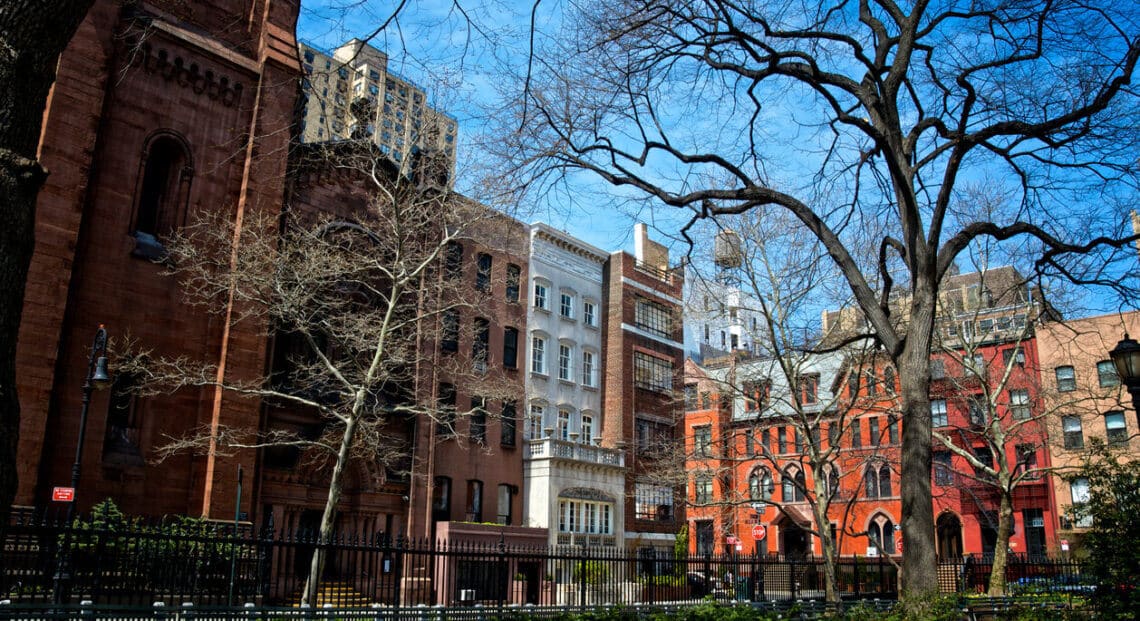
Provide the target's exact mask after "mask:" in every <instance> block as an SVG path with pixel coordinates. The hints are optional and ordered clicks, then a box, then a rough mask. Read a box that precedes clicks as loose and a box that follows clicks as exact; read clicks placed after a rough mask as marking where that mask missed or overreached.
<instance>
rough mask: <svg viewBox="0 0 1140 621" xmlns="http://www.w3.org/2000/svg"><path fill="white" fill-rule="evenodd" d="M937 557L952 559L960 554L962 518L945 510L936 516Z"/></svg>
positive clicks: (959, 556)
mask: <svg viewBox="0 0 1140 621" xmlns="http://www.w3.org/2000/svg"><path fill="white" fill-rule="evenodd" d="M935 528H936V529H937V531H938V558H940V559H953V558H961V556H962V520H960V519H958V516H957V515H954V514H953V513H950V512H946V513H943V514H942V515H939V516H938V521H937V523H936V524H935Z"/></svg>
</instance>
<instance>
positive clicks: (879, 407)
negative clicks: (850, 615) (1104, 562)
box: [685, 268, 1107, 557]
mask: <svg viewBox="0 0 1140 621" xmlns="http://www.w3.org/2000/svg"><path fill="white" fill-rule="evenodd" d="M943 296H944V298H945V299H944V300H943V309H944V312H943V313H942V314H940V316H939V320H938V321H939V329H940V332H941V344H940V349H939V351H937V352H936V353H935V354H934V355H933V356H932V359H931V371H932V377H933V381H932V386H931V399H932V405H931V416H932V417H933V419H934V427H935V431H936V432H937V433H940V434H942V435H944V436H946V437H947V438H949V439H950V440H951V441H952V443H953V444H954V446H955V447H958V448H959V449H960V450H961V451H964V452H967V453H969V454H971V455H972V456H973V457H974V458H975V459H976V460H977V461H979V463H984V464H989V465H995V464H998V463H999V462H998V461H997V460H1004V461H1005V463H1006V466H1007V470H1008V472H1009V473H1011V475H1013V476H1015V477H1020V479H1019V480H1018V482H1017V484H1016V485H1015V486H1011V487H1010V488H1007V490H1009V491H1008V498H1009V501H1010V504H1011V506H1010V509H1011V510H1012V516H1013V522H1014V534H1013V536H1012V539H1011V541H1010V548H1011V549H1012V551H1013V552H1015V553H1028V554H1031V555H1032V554H1036V555H1040V554H1046V553H1051V552H1055V551H1057V549H1058V542H1057V539H1056V529H1057V526H1056V524H1057V505H1056V502H1055V499H1054V492H1053V483H1052V481H1053V477H1052V476H1051V475H1050V474H1049V473H1048V472H1047V471H1046V469H1048V468H1049V467H1050V464H1051V453H1050V444H1049V430H1048V423H1049V421H1050V420H1051V418H1050V415H1051V414H1053V412H1052V411H1047V408H1046V405H1045V401H1043V399H1042V397H1043V396H1044V395H1045V394H1046V393H1048V392H1049V390H1048V389H1045V388H1043V387H1042V386H1043V385H1042V381H1041V372H1040V368H1041V367H1040V364H1039V362H1038V355H1037V340H1036V337H1035V335H1034V331H1035V327H1036V319H1037V318H1038V316H1039V315H1040V314H1041V312H1042V306H1041V304H1040V303H1039V302H1038V300H1037V299H1036V298H1035V296H1034V292H1032V291H1030V290H1029V289H1028V288H1026V287H1024V285H1023V283H1022V280H1021V279H1020V276H1018V275H1017V274H1016V272H1014V271H1013V270H1011V269H1010V268H999V269H997V270H991V271H990V272H986V273H984V274H979V273H974V274H963V275H956V276H954V277H952V278H951V279H949V283H948V286H947V287H946V288H945V289H944V292H943ZM829 320H830V321H831V322H836V321H853V317H851V316H843V315H841V314H839V313H833V314H831V315H830V317H827V316H825V324H826V323H828V321H829ZM834 328H835V326H834V325H831V326H830V327H829V329H832V330H834ZM1106 351H1107V350H1106ZM1103 356H1104V357H1105V358H1107V354H1106V353H1105V354H1103ZM808 359H809V360H811V362H805V365H802V366H805V368H806V365H811V366H812V367H814V368H815V369H816V370H815V371H814V372H813V373H812V374H807V375H801V376H800V377H797V378H795V383H797V384H798V386H793V387H792V388H791V389H790V390H788V387H787V384H788V382H789V381H790V380H788V379H786V378H784V377H782V376H781V374H780V373H779V372H777V371H775V370H774V366H773V364H772V362H771V361H765V360H764V359H755V358H754V359H748V358H743V357H734V358H728V359H723V360H720V361H713V363H712V364H711V365H709V366H708V367H707V368H700V367H697V366H696V365H694V364H692V363H691V362H688V363H687V364H688V367H687V372H686V379H685V382H686V397H687V398H686V408H685V409H686V413H685V428H686V434H687V437H688V438H689V440H688V455H689V462H688V464H687V465H688V468H689V470H691V471H692V473H696V472H698V471H703V472H705V473H711V474H712V475H713V476H708V475H706V476H704V477H703V478H702V477H700V476H698V475H697V474H693V476H692V477H691V479H692V480H690V481H689V490H690V491H689V493H688V498H689V505H690V506H689V510H688V511H689V515H688V517H689V519H690V522H691V523H690V532H691V533H692V536H691V537H690V548H691V550H692V551H693V552H700V553H706V552H709V553H714V552H715V553H719V552H731V551H736V552H742V553H752V552H754V551H755V552H759V553H780V554H793V555H795V554H804V553H814V554H819V553H821V551H822V550H821V546H820V542H819V538H818V537H819V533H822V532H824V529H827V530H828V531H830V532H831V533H833V534H834V538H835V541H836V547H837V549H838V551H839V553H840V554H843V555H852V554H859V555H864V554H879V553H883V554H891V555H895V554H901V551H902V546H903V545H905V544H904V540H905V533H902V532H901V531H898V530H897V526H896V525H897V524H899V522H900V518H901V500H900V497H899V485H900V481H899V478H898V471H899V469H898V460H899V441H900V439H901V437H902V428H901V427H902V424H903V421H901V420H897V419H896V414H897V390H898V379H897V373H896V372H895V370H894V369H893V368H892V367H891V365H890V363H889V361H888V360H886V358H885V357H884V356H882V355H874V354H870V355H868V354H865V353H863V354H860V353H855V354H851V353H847V354H843V353H839V354H827V355H822V354H821V355H818V356H809V357H808ZM1086 366H1087V365H1086ZM809 376H810V377H809ZM805 379H806V380H808V381H804V380H805ZM805 386H808V387H811V389H812V391H814V392H813V394H812V395H810V397H809V396H806V395H805V394H804V390H805V388H804V387H805ZM781 392H783V393H793V394H796V395H799V398H798V401H799V403H801V404H804V405H802V407H803V411H804V412H808V413H809V414H811V416H809V418H808V419H807V420H809V421H811V423H810V425H811V426H812V428H810V429H804V428H803V423H800V424H798V425H797V424H794V418H793V417H792V414H791V413H790V412H789V411H787V407H786V404H787V403H788V402H789V397H788V395H787V394H785V395H783V396H782V397H781V396H780V393H781ZM817 403H819V404H822V406H821V409H812V408H816V407H817V406H815V404H817ZM809 405H810V406H812V407H811V408H809ZM781 407H782V408H783V409H781ZM797 426H798V427H799V429H797V428H796V427H797ZM987 430H989V431H988V432H987ZM995 430H998V431H1000V433H995ZM809 442H810V443H813V444H814V445H815V446H817V447H818V451H820V452H821V454H822V455H824V459H823V460H822V463H821V467H820V468H819V469H818V470H816V469H815V468H814V467H812V465H811V463H810V460H809V459H808V455H809V452H808V451H807V450H806V449H807V448H808V444H807V443H809ZM1054 444H1056V443H1055V442H1054ZM934 450H935V454H934V459H935V468H934V472H933V473H932V476H933V485H934V492H935V493H934V495H935V498H934V505H935V506H934V509H935V515H936V516H937V517H936V519H937V528H938V530H937V537H938V546H939V554H940V555H941V556H943V557H957V556H961V555H962V554H970V553H972V554H983V555H984V554H992V553H993V551H994V545H995V542H996V539H997V537H996V528H997V515H998V511H1000V510H1001V507H1002V503H1001V496H1002V493H1001V491H1000V488H998V487H995V485H994V483H993V479H994V478H995V477H993V476H992V475H991V474H988V473H986V472H984V471H982V469H979V468H976V467H974V464H973V463H972V462H971V461H970V460H968V459H967V458H966V457H964V456H962V455H960V454H958V453H956V452H954V451H952V450H950V449H949V448H947V447H946V446H945V445H943V444H941V443H940V442H939V441H938V440H936V442H935V447H934ZM817 473H818V474H821V475H822V476H823V477H825V484H824V486H823V489H824V490H825V493H826V494H828V495H829V498H830V507H829V510H828V512H827V520H828V522H830V523H828V524H822V525H821V523H820V522H821V520H819V519H817V517H816V516H815V515H814V513H813V507H814V505H813V503H812V498H811V495H812V493H813V491H814V488H815V476H814V475H815V474H817ZM755 524H760V525H763V526H764V527H765V528H764V529H763V532H764V534H765V535H766V537H764V538H763V539H760V540H754V538H753V537H752V536H751V534H752V532H753V529H752V526H753V525H755Z"/></svg>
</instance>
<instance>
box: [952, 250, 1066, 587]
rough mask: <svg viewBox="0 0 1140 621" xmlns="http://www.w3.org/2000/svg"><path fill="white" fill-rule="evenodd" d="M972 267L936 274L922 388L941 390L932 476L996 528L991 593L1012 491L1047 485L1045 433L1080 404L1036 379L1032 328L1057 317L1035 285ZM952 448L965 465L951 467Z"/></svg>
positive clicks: (1008, 530) (999, 575)
mask: <svg viewBox="0 0 1140 621" xmlns="http://www.w3.org/2000/svg"><path fill="white" fill-rule="evenodd" d="M976 267H977V271H976V272H974V273H971V274H964V275H961V276H957V277H954V278H952V279H950V280H949V282H946V283H944V288H943V296H942V300H941V304H940V308H939V317H938V321H937V324H936V326H937V328H936V333H935V341H936V343H937V345H936V350H937V353H936V355H935V358H934V359H935V360H936V364H937V365H938V366H939V370H940V372H939V373H938V376H937V377H936V378H933V380H932V386H931V394H932V398H936V399H939V400H940V401H939V403H940V408H939V413H938V417H939V420H936V421H933V425H934V427H935V428H934V431H933V434H934V440H935V448H936V449H940V451H939V452H940V454H941V455H943V456H944V457H943V458H942V459H941V461H940V460H939V459H936V460H935V461H936V463H935V471H934V480H935V482H936V483H941V484H942V485H943V486H945V487H952V488H953V493H955V494H958V495H960V497H961V498H962V499H963V500H966V499H968V500H969V502H971V503H972V504H974V505H976V506H978V507H980V508H982V514H981V515H980V520H982V521H983V524H984V526H985V527H988V528H989V529H992V531H993V532H994V533H995V541H994V551H993V570H992V572H991V573H990V582H989V585H988V590H989V594H990V595H991V596H995V597H996V596H1001V595H1004V594H1005V588H1006V566H1007V563H1008V560H1009V551H1010V550H1011V546H1010V541H1011V537H1012V535H1013V531H1014V510H1015V506H1014V505H1015V495H1016V494H1018V493H1019V492H1020V491H1021V490H1024V489H1025V487H1026V486H1027V485H1049V481H1048V477H1049V476H1051V475H1052V474H1054V473H1056V472H1057V469H1056V468H1055V467H1052V466H1051V465H1046V463H1045V459H1044V457H1043V455H1044V454H1045V453H1046V452H1047V451H1049V433H1050V432H1051V431H1052V430H1055V429H1057V428H1059V425H1060V418H1061V414H1062V413H1070V414H1071V413H1072V412H1074V411H1076V410H1079V409H1081V408H1083V407H1084V406H1085V405H1086V404H1084V403H1082V401H1083V399H1082V398H1081V397H1080V395H1077V394H1076V393H1074V394H1073V395H1069V394H1065V393H1058V392H1056V391H1055V390H1052V389H1050V388H1048V387H1046V386H1045V385H1044V384H1043V382H1041V377H1042V375H1041V369H1040V368H1039V364H1038V359H1037V356H1036V354H1037V348H1036V346H1035V344H1034V341H1033V338H1034V332H1035V329H1036V327H1037V326H1038V325H1039V324H1040V322H1042V321H1045V320H1046V319H1047V318H1049V317H1050V316H1052V318H1053V319H1054V320H1057V319H1059V317H1057V316H1056V311H1055V310H1053V309H1052V308H1051V307H1050V306H1049V305H1048V304H1046V303H1045V301H1044V298H1043V296H1042V293H1041V291H1040V290H1039V289H1037V288H1034V287H1031V286H1029V285H1028V284H1027V283H1026V282H1025V281H1024V280H1023V279H1022V278H1021V276H1020V274H1017V272H1016V271H1015V270H1013V269H1012V268H1010V267H1008V266H1003V267H997V268H991V267H989V266H988V265H986V264H985V263H984V262H980V263H978V264H977V265H976ZM1074 395H1075V396H1074ZM946 404H953V405H952V406H949V407H948V406H947V405H946ZM951 409H953V410H954V411H955V412H954V415H947V414H948V411H949V410H951ZM932 412H933V410H932ZM938 454H939V453H936V455H938ZM1039 456H1041V457H1040V458H1039ZM954 458H957V461H958V463H959V464H961V465H964V466H967V467H960V468H954V466H953V463H952V460H953V459H954ZM1026 527H1027V528H1028V525H1026ZM1026 552H1029V550H1026Z"/></svg>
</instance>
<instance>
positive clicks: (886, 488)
mask: <svg viewBox="0 0 1140 621" xmlns="http://www.w3.org/2000/svg"><path fill="white" fill-rule="evenodd" d="M863 487H864V488H866V490H867V498H886V497H887V496H892V495H893V494H892V493H891V467H890V466H888V465H887V464H871V465H869V466H867V470H866V472H864V473H863Z"/></svg>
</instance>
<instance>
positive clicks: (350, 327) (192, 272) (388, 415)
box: [120, 142, 525, 604]
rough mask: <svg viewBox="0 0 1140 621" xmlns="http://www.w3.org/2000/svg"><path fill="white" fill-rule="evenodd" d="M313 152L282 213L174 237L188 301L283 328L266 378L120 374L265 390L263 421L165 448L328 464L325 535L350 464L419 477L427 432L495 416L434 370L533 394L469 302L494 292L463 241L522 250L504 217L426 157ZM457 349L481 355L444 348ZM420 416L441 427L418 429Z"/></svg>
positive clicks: (172, 257) (311, 593) (183, 367)
mask: <svg viewBox="0 0 1140 621" xmlns="http://www.w3.org/2000/svg"><path fill="white" fill-rule="evenodd" d="M301 151H302V153H304V154H307V155H308V156H311V157H310V158H309V159H306V158H304V157H303V158H302V159H301V162H300V163H299V164H298V165H297V166H296V167H295V168H294V174H295V175H296V176H297V177H298V179H297V180H296V181H295V182H294V191H293V193H292V196H293V202H292V204H291V205H290V206H289V209H288V211H287V213H286V214H285V217H284V219H283V220H278V217H277V216H276V215H275V214H273V213H267V212H258V213H254V214H250V215H247V216H246V219H245V221H244V222H242V223H237V224H235V223H234V222H233V221H232V220H231V219H230V218H229V217H228V214H224V213H223V214H216V215H212V216H211V215H206V216H205V217H204V218H203V219H202V220H200V221H199V222H198V223H196V224H194V225H192V226H190V227H188V228H187V229H185V230H183V231H181V232H180V233H179V234H178V235H177V236H176V237H174V238H173V239H171V240H170V241H169V243H168V245H167V248H168V249H169V257H168V262H169V265H170V266H171V268H170V271H171V274H172V275H173V276H174V277H176V278H178V279H179V281H180V282H181V283H182V285H183V289H184V291H185V293H186V298H187V300H188V302H189V303H191V304H194V305H198V306H203V307H205V308H207V309H209V310H210V311H212V312H217V313H230V314H231V315H233V316H236V317H237V318H238V320H239V321H247V322H257V323H256V324H255V325H261V326H264V327H265V328H266V329H267V330H269V331H270V332H271V333H272V335H273V337H274V354H273V358H274V361H273V364H271V365H270V368H269V369H268V370H267V372H266V373H265V374H263V375H259V376H255V377H250V378H245V379H243V380H238V379H234V378H233V377H231V376H230V374H227V373H225V372H224V369H219V368H217V367H215V366H210V365H205V364H201V363H199V362H197V361H193V360H188V359H185V358H163V357H162V356H161V355H157V354H153V353H150V352H142V353H141V355H136V356H134V357H133V359H132V363H131V364H130V365H129V366H127V367H126V368H124V369H122V370H121V371H120V372H121V373H129V374H131V375H132V376H133V377H135V378H137V381H138V384H139V387H140V388H139V389H140V390H141V391H144V392H145V391H163V392H167V391H176V390H181V389H184V388H194V387H210V388H216V389H221V390H223V391H228V392H231V393H235V394H237V395H243V396H246V397H250V398H256V399H260V400H261V401H262V403H263V404H265V405H266V406H267V410H268V416H267V420H268V423H267V424H266V425H265V427H263V428H240V427H239V428H232V427H231V428H227V427H224V426H221V425H214V426H212V427H210V428H207V429H194V430H191V431H190V432H189V433H188V434H186V435H185V436H182V437H177V438H170V439H169V442H168V443H167V445H166V446H165V448H164V449H163V452H164V453H165V454H167V455H169V454H172V453H174V452H178V451H185V450H202V451H210V452H213V453H215V454H218V453H225V452H226V451H236V450H241V449H250V448H269V447H276V448H281V447H292V448H293V449H295V450H297V451H299V452H301V453H302V454H303V456H304V457H306V458H307V459H308V460H310V462H311V463H309V464H308V466H309V467H310V468H311V469H312V471H313V472H316V473H318V475H317V476H315V477H314V479H315V480H314V481H313V482H312V483H313V484H315V485H320V484H324V485H327V487H328V494H327V498H326V501H325V506H324V512H323V514H322V517H321V522H320V527H319V533H318V536H319V538H320V540H321V541H326V540H328V538H329V537H330V536H331V535H332V534H333V529H334V525H335V516H336V512H337V505H338V501H339V499H340V496H341V491H342V484H343V481H344V477H345V472H346V468H348V467H349V465H350V464H351V463H352V462H353V461H354V460H357V463H359V464H360V465H361V467H362V468H364V469H365V471H368V472H370V473H371V474H372V475H373V476H375V477H384V476H389V477H390V476H399V477H403V476H407V475H408V474H409V473H410V470H411V469H412V468H413V466H412V465H411V461H410V460H411V458H412V451H413V443H414V442H416V441H417V439H418V438H423V437H428V438H430V441H431V442H436V441H443V440H444V439H450V438H453V437H455V435H457V431H456V429H457V426H456V422H457V420H458V419H459V417H460V416H471V417H473V419H472V420H476V419H475V418H474V417H478V418H479V419H480V420H481V421H483V424H484V425H485V420H486V417H487V416H488V413H487V412H486V411H485V410H484V409H483V408H482V407H480V406H479V405H478V404H473V405H472V408H471V409H470V410H467V408H461V407H458V406H457V404H456V402H455V391H454V389H451V390H450V391H448V390H446V389H444V388H438V389H437V384H436V383H435V382H433V381H431V378H433V377H440V378H447V382H449V383H448V384H447V385H449V386H463V387H465V388H467V389H468V390H469V391H470V393H471V394H473V395H482V396H484V397H485V398H487V399H502V400H512V399H518V398H520V397H521V395H520V394H517V393H518V392H519V390H517V387H512V385H511V384H510V383H509V382H508V381H507V380H505V379H504V378H503V377H502V374H501V373H498V372H496V371H495V369H492V368H490V367H489V365H488V362H489V361H488V353H489V352H488V344H487V328H488V327H487V326H486V325H483V326H480V325H479V324H478V322H476V323H475V324H473V325H469V326H467V325H460V322H459V319H458V317H459V313H458V311H459V309H460V308H462V307H467V306H473V305H478V304H480V300H481V297H480V296H481V295H484V294H482V293H480V291H479V289H478V284H476V285H475V286H472V285H471V283H470V281H469V279H466V278H463V277H462V274H463V272H464V269H463V266H464V263H463V262H462V246H461V243H462V242H463V241H464V240H465V239H478V240H479V241H480V243H481V244H484V245H488V246H490V245H494V244H501V245H502V248H504V249H509V248H514V251H515V252H521V249H522V248H525V247H524V246H520V244H521V243H523V240H524V238H523V237H522V236H521V234H520V235H516V236H512V232H515V228H516V227H511V226H510V225H509V222H508V219H507V218H505V217H504V216H502V215H501V214H498V213H497V212H494V211H492V210H490V209H489V208H487V207H484V206H482V205H479V204H476V203H473V202H471V201H469V200H467V199H464V198H463V197H461V196H458V195H455V194H453V193H451V192H449V191H447V189H446V188H445V187H442V186H437V185H433V184H431V183H428V182H427V181H428V180H430V179H431V175H430V173H429V172H428V171H429V170H430V166H425V167H423V168H424V170H418V172H417V175H416V176H415V177H414V178H413V177H409V176H406V175H404V174H402V172H401V171H396V170H394V169H393V167H392V166H391V165H390V163H389V162H388V160H387V159H386V158H384V157H381V156H380V155H379V153H378V152H377V151H376V150H375V149H374V148H373V147H371V146H370V145H368V144H367V143H363V144H362V143H353V142H347V143H336V144H333V145H332V146H327V145H314V146H304V147H301ZM425 163H430V162H425ZM215 213H216V212H215ZM512 245H513V246H512ZM487 277H488V278H489V274H488V275H487ZM487 289H488V290H489V286H488V287H487ZM460 343H462V344H464V346H465V348H469V350H470V355H469V356H468V355H466V352H462V353H460V354H459V355H440V352H441V351H443V352H456V351H457V350H458V349H459V345H460ZM282 411H291V412H293V413H294V415H293V416H292V417H290V418H291V419H292V420H294V421H295V420H296V419H297V414H298V413H299V414H300V415H301V416H302V417H304V416H307V419H306V420H308V421H309V423H308V424H306V425H303V426H301V428H298V426H296V425H289V424H285V423H283V422H282V419H281V418H280V417H279V416H275V413H280V412H282ZM417 425H419V426H420V428H421V429H422V428H424V427H423V426H425V425H427V426H429V427H430V428H431V430H432V431H431V432H430V434H428V435H426V436H425V435H424V434H417V433H416V432H415V429H416V426H417ZM474 426H475V424H474V423H473V425H472V427H474ZM484 429H485V427H484ZM473 444H475V443H473ZM473 450H480V449H479V448H478V447H475V446H473ZM324 561H325V555H324V554H323V553H322V551H321V548H320V547H318V548H317V552H316V553H315V554H314V556H313V559H312V563H311V567H310V573H309V578H308V580H307V582H306V585H305V591H304V594H303V599H302V602H303V603H306V604H310V603H312V602H314V601H315V597H316V593H317V588H318V582H319V579H320V576H321V574H322V569H323V563H324Z"/></svg>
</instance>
